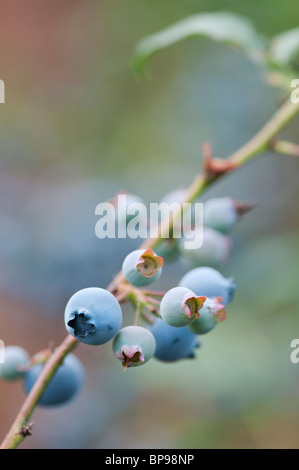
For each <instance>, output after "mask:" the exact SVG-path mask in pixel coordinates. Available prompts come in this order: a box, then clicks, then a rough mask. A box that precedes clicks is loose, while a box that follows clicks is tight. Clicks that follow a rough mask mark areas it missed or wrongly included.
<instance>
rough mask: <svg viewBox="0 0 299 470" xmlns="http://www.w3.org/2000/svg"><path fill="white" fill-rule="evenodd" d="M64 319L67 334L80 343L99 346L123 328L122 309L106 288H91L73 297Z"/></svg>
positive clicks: (67, 306)
mask: <svg viewBox="0 0 299 470" xmlns="http://www.w3.org/2000/svg"><path fill="white" fill-rule="evenodd" d="M64 320H65V327H66V329H67V331H68V332H69V333H70V334H71V335H72V336H74V338H76V339H77V340H78V341H81V342H82V343H86V344H90V345H99V344H104V343H107V341H109V340H110V339H112V338H113V337H114V336H115V335H116V333H117V332H118V330H119V329H120V327H121V323H122V310H121V307H120V305H119V303H118V301H117V300H116V298H115V297H114V296H113V295H112V294H111V293H110V292H108V291H107V290H106V289H101V288H100V287H88V288H86V289H82V290H79V291H78V292H76V293H75V294H74V295H73V296H72V297H71V298H70V300H69V301H68V303H67V305H66V308H65V313H64Z"/></svg>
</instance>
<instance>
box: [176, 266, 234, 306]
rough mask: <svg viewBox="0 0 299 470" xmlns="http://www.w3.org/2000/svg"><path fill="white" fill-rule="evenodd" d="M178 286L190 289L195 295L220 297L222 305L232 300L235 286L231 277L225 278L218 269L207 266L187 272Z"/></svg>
mask: <svg viewBox="0 0 299 470" xmlns="http://www.w3.org/2000/svg"><path fill="white" fill-rule="evenodd" d="M179 286H182V287H187V288H188V289H191V290H192V291H193V292H195V294H196V295H206V296H207V297H221V303H222V304H224V305H227V304H228V303H229V302H230V301H231V300H232V298H233V294H234V291H235V289H236V287H237V286H236V284H235V283H234V280H233V278H231V277H230V278H225V277H224V276H223V275H222V274H221V273H220V272H219V271H217V270H216V269H213V268H210V267H208V266H202V267H200V268H195V269H192V270H191V271H189V272H187V273H186V274H185V276H183V277H182V279H181V280H180V282H179Z"/></svg>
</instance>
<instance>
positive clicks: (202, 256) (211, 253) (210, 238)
mask: <svg viewBox="0 0 299 470" xmlns="http://www.w3.org/2000/svg"><path fill="white" fill-rule="evenodd" d="M193 236H194V233H193ZM186 237H187V238H188V237H189V239H190V237H191V235H190V236H189V235H188V234H187V235H186ZM191 239H192V238H191ZM184 244H185V238H184V237H183V238H182V239H181V253H182V255H183V259H184V261H186V262H187V264H188V266H191V267H197V266H212V267H217V266H220V265H221V264H223V263H225V262H227V261H228V260H229V258H230V254H231V250H232V240H231V239H230V238H229V237H228V236H226V235H223V234H222V233H219V232H217V231H216V230H214V229H212V228H209V227H203V242H202V246H201V247H200V248H197V249H185V248H184Z"/></svg>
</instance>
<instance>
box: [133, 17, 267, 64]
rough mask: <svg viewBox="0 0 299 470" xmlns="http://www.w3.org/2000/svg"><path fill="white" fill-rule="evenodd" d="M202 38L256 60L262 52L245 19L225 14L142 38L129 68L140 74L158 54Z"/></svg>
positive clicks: (194, 19) (188, 21) (196, 19)
mask: <svg viewBox="0 0 299 470" xmlns="http://www.w3.org/2000/svg"><path fill="white" fill-rule="evenodd" d="M196 36H203V37H207V38H210V39H212V40H214V41H218V42H223V43H226V44H229V45H231V46H233V47H236V48H238V49H240V50H242V51H243V52H245V53H246V54H247V55H248V56H250V57H251V58H252V59H255V60H259V59H260V57H261V53H263V52H264V43H265V40H264V38H262V37H261V36H260V35H259V34H258V33H257V32H256V31H255V29H254V28H253V26H252V25H251V23H250V22H249V20H248V19H247V18H244V17H242V16H239V15H236V14H233V13H226V12H221V13H219V12H217V13H204V14H198V15H192V16H190V17H188V18H186V19H184V20H182V21H180V22H178V23H175V24H173V25H172V26H169V27H168V28H166V29H163V30H162V31H160V32H158V33H156V34H152V35H151V36H147V37H146V38H144V39H143V40H142V41H141V42H140V43H139V44H138V45H137V47H136V49H135V53H134V56H133V67H134V68H135V70H137V71H142V70H143V69H144V67H145V65H146V63H147V62H148V59H149V58H150V57H151V56H152V55H153V54H155V53H156V52H158V51H161V50H162V49H164V48H166V47H168V46H171V45H172V44H175V43H177V42H179V41H182V40H183V39H187V38H191V37H196Z"/></svg>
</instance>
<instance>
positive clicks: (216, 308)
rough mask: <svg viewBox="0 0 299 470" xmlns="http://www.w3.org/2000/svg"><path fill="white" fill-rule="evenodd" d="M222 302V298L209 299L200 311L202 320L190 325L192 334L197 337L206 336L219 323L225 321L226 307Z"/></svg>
mask: <svg viewBox="0 0 299 470" xmlns="http://www.w3.org/2000/svg"><path fill="white" fill-rule="evenodd" d="M220 302H221V297H218V298H209V297H208V298H207V300H206V301H205V303H204V305H203V308H202V309H201V311H200V318H199V319H198V320H194V322H192V323H191V325H189V329H190V331H192V333H194V334H195V335H204V334H206V333H208V332H209V331H211V330H212V329H213V328H214V327H215V326H216V325H217V323H219V322H220V321H223V320H225V318H226V314H225V310H224V305H222V304H221V303H220Z"/></svg>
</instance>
